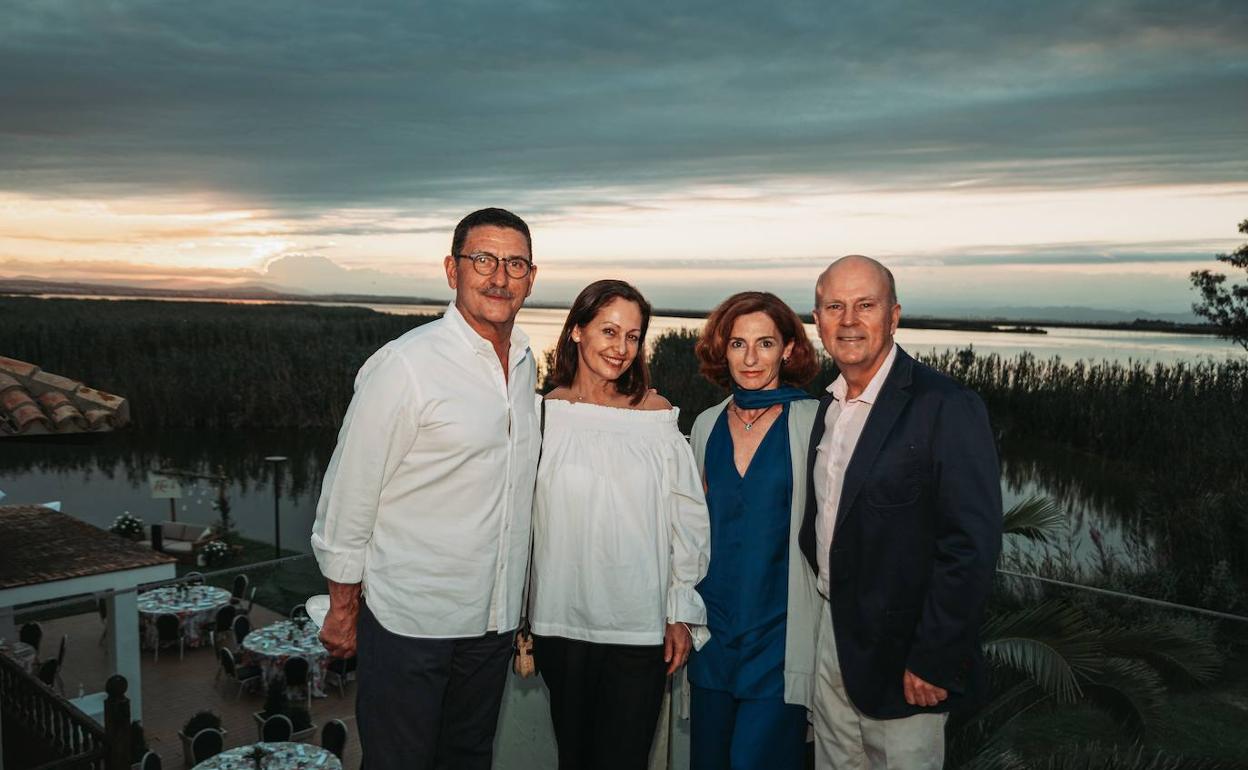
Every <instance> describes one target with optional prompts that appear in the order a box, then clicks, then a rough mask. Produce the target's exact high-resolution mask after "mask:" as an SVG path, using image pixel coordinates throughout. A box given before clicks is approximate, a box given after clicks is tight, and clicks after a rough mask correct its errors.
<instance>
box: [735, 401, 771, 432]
mask: <svg viewBox="0 0 1248 770" xmlns="http://www.w3.org/2000/svg"><path fill="white" fill-rule="evenodd" d="M772 406H774V404H773V405H772ZM728 411H730V412H732V413H733V414H735V415H736V416H737V419H738V420H740V421H741V424H742V425H744V426H745V429H746V430H753V429H754V423H756V422H758V421H759V420H761V419H763V415H765V414H767V413H768V412H770V411H771V407H770V406H769V407H767V408H766V409H764V410H763V411H761V412H759V413H758V416H757V417H755V418H754V419H753V420H750V421H749V422H746V421H745V418H744V417H742V416H741V407H739V406H737V405H736V404H733V405H732V409H729V410H728Z"/></svg>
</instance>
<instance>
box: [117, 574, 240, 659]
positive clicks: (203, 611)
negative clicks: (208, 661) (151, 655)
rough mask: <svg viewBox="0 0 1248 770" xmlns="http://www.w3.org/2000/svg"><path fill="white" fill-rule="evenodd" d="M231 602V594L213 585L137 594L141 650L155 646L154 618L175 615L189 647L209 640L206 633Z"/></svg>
mask: <svg viewBox="0 0 1248 770" xmlns="http://www.w3.org/2000/svg"><path fill="white" fill-rule="evenodd" d="M229 603H230V592H229V591H227V590H225V589H224V588H217V587H216V586H189V587H187V589H186V590H185V591H180V590H178V586H164V587H163V588H154V589H152V590H151V591H144V592H143V593H141V594H139V600H138V604H139V628H140V632H141V634H142V638H143V647H144V649H149V650H150V649H153V648H154V647H155V646H156V638H157V633H156V618H157V617H159V616H161V615H165V614H170V615H177V616H178V618H179V619H180V620H181V621H182V628H183V629H184V632H185V634H186V644H187V646H188V647H198V646H200V645H201V644H206V643H207V641H208V631H209V630H210V629H211V628H212V626H213V624H214V623H216V622H217V610H219V609H221V608H222V607H224V606H225V605H227V604H229Z"/></svg>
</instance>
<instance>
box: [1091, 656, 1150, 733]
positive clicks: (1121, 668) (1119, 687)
mask: <svg viewBox="0 0 1248 770" xmlns="http://www.w3.org/2000/svg"><path fill="white" fill-rule="evenodd" d="M1083 692H1084V696H1085V697H1086V698H1087V700H1088V702H1090V703H1092V704H1093V705H1094V706H1096V707H1097V708H1100V709H1102V710H1103V711H1105V712H1107V713H1108V714H1110V715H1111V716H1112V717H1113V718H1114V719H1115V720H1117V721H1118V723H1119V724H1121V725H1122V727H1123V729H1124V730H1126V731H1127V733H1128V734H1129V735H1131V736H1132V737H1133V738H1135V739H1137V740H1138V739H1139V738H1141V737H1143V735H1144V733H1145V731H1146V730H1147V729H1148V728H1149V727H1150V726H1152V725H1154V724H1156V722H1157V720H1158V719H1159V718H1160V715H1161V706H1162V702H1163V699H1164V697H1165V685H1163V684H1162V682H1161V677H1160V676H1159V675H1158V674H1157V672H1156V671H1154V670H1153V669H1152V668H1151V667H1149V665H1148V664H1147V663H1143V662H1141V661H1138V660H1129V659H1127V658H1111V659H1109V660H1106V661H1105V665H1104V667H1103V668H1102V670H1101V671H1100V672H1099V673H1098V674H1096V676H1095V677H1093V678H1092V679H1090V680H1088V681H1086V682H1084V683H1083Z"/></svg>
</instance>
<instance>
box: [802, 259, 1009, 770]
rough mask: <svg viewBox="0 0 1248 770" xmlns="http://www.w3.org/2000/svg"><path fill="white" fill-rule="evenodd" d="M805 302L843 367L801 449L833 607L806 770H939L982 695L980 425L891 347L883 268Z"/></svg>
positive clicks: (810, 545) (863, 267)
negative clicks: (951, 734) (951, 739)
mask: <svg viewBox="0 0 1248 770" xmlns="http://www.w3.org/2000/svg"><path fill="white" fill-rule="evenodd" d="M815 303H816V304H815V324H816V327H817V328H818V330H819V336H820V339H822V341H823V345H824V348H825V349H826V350H827V351H828V353H829V355H830V356H831V357H832V359H833V360H834V361H835V362H836V364H837V366H838V368H839V369H840V376H839V377H838V378H837V380H836V382H834V383H833V384H832V385H831V386H830V387H829V389H828V390H829V394H828V395H827V396H826V397H824V399H823V401H822V404H821V406H820V412H819V416H818V418H817V419H816V421H815V428H814V434H813V435H812V436H811V444H810V447H811V448H810V453H809V455H810V458H811V460H810V469H809V470H810V473H809V478H808V483H809V487H808V490H807V495H806V501H807V503H806V505H807V507H806V517H805V519H804V521H803V524H802V530H801V533H800V537H799V543H800V545H801V548H802V552H803V553H804V554H805V556H806V559H807V561H809V562H810V565H811V567H812V569H814V570H815V572H816V574H817V575H818V583H819V590H820V593H822V594H823V595H824V597H825V598H826V599H827V600H828V612H826V613H822V615H823V617H822V618H821V620H820V623H819V630H818V634H819V639H818V656H819V659H818V662H817V664H816V683H815V697H814V717H815V719H814V726H815V741H816V766H817V767H836V768H838V769H839V768H864V769H866V768H872V769H874V768H885V767H887V768H890V769H891V770H896V768H940V767H941V765H942V763H943V759H944V725H945V720H946V718H947V716H948V712H949V711H951V710H954V709H957V708H959V707H960V706H964V705H967V704H969V703H972V702H973V701H974V699H975V697H976V695H977V693H981V692H982V689H983V686H984V682H983V679H984V671H983V665H982V660H981V653H980V647H979V634H978V632H979V626H980V624H981V622H982V619H983V608H984V603H985V600H986V598H987V596H988V592H989V590H990V588H991V585H992V574H993V569H994V567H995V565H996V560H997V555H998V553H999V551H1000V548H1001V523H1002V521H1001V520H1002V513H1001V487H1000V470H999V466H998V462H997V453H996V448H995V444H994V441H993V436H992V431H991V428H990V427H989V423H988V414H987V411H986V410H985V408H984V404H983V402H982V401H981V400H980V398H979V397H978V396H977V395H976V394H975V393H973V392H971V391H970V390H967V389H966V388H964V387H962V386H961V385H959V384H957V383H956V382H954V381H953V380H951V379H949V378H948V377H946V376H945V375H943V374H940V373H939V372H936V371H935V370H933V369H931V368H929V367H927V366H924V365H923V364H921V363H919V362H917V361H915V360H914V359H913V358H911V357H910V356H909V355H907V354H906V353H905V351H903V350H902V349H901V348H900V347H898V346H897V345H896V344H895V343H894V341H893V337H894V334H895V333H896V331H897V324H898V321H899V320H900V318H901V306H900V305H898V303H897V295H896V288H895V283H894V280H893V276H892V273H891V272H889V271H888V269H887V268H885V267H884V266H883V265H881V264H880V263H879V262H876V261H875V260H873V259H869V258H867V257H862V256H857V255H855V256H849V257H844V258H842V259H839V260H837V261H836V262H834V263H832V265H830V266H829V267H828V269H827V270H825V271H824V273H823V274H822V275H821V276H820V278H819V282H818V284H817V286H816V290H815Z"/></svg>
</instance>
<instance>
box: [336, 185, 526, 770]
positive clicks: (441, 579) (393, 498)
mask: <svg viewBox="0 0 1248 770" xmlns="http://www.w3.org/2000/svg"><path fill="white" fill-rule="evenodd" d="M444 265H445V268H446V279H447V282H448V283H449V284H450V287H451V288H452V289H454V290H455V301H454V302H452V303H451V305H450V306H449V307H448V308H447V310H446V314H445V315H444V316H443V317H442V318H441V319H439V320H437V321H432V322H430V323H427V324H425V325H423V326H419V327H417V328H415V329H412V330H411V331H409V332H407V333H406V334H404V335H403V336H401V337H399V338H398V339H396V340H393V341H392V342H390V343H388V344H386V345H385V346H384V347H382V348H381V349H380V350H378V351H377V352H376V353H375V354H373V356H372V357H371V358H369V359H368V361H366V362H365V364H364V366H363V367H362V368H361V369H360V372H359V374H358V375H357V377H356V381H355V395H354V397H353V398H352V399H351V405H350V406H349V407H348V409H347V414H346V417H345V418H344V420H343V424H342V430H341V431H340V432H339V434H338V444H337V446H336V447H335V449H334V454H333V457H332V458H331V460H330V463H329V468H328V470H327V471H326V473H325V481H324V485H323V487H322V490H321V498H320V502H319V503H318V504H317V511H316V523H315V524H314V526H313V530H312V549H313V551H314V553H315V554H316V558H317V562H318V563H319V565H320V567H321V571H322V572H323V573H324V574H325V577H326V578H327V579H328V581H329V593H330V611H329V614H328V616H327V617H326V619H325V623H324V626H323V627H322V630H321V640H322V642H323V643H324V645H325V647H326V648H327V649H328V650H329V651H330V653H331V654H333V655H334V656H335V657H339V658H350V657H351V656H354V655H356V653H357V650H358V655H359V667H358V672H357V679H358V692H357V700H356V716H357V718H358V720H359V730H360V744H361V747H362V749H363V763H362V764H363V767H365V768H367V770H384V769H386V768H395V769H396V770H397V768H403V770H414V769H417V768H457V769H459V768H468V769H470V770H471V769H472V768H482V769H483V770H484V769H485V768H489V767H490V764H491V761H492V757H493V742H494V731H495V728H496V726H497V724H498V712H499V706H500V704H501V701H502V695H503V686H504V684H505V682H506V673H507V669H508V661H509V659H510V657H511V638H512V632H513V631H514V629H515V628H516V627H517V625H518V624H519V618H520V605H521V592H522V590H523V582H524V574H525V562H526V560H527V559H528V553H529V524H530V515H531V505H532V497H533V481H534V476H535V474H536V471H537V456H538V449H539V446H540V442H541V435H540V432H539V426H538V417H537V412H536V409H535V398H534V393H535V389H536V367H535V365H534V359H533V353H532V351H531V350H530V349H529V341H528V337H527V336H525V334H524V333H523V332H521V331H520V330H519V329H517V328H515V319H516V314H517V313H518V312H519V311H520V307H521V305H523V304H524V299H525V297H527V296H528V295H529V292H530V291H531V290H532V288H533V279H534V277H535V275H536V273H537V268H536V267H535V266H534V265H533V258H532V240H531V238H530V235H529V228H528V225H526V224H525V223H524V221H523V220H522V219H520V217H518V216H516V215H515V214H512V213H511V212H509V211H505V210H503V209H493V208H492V209H482V210H480V211H475V212H473V213H471V214H469V215H468V216H467V217H465V218H464V219H463V220H462V221H461V222H460V223H459V225H458V226H457V227H456V228H455V234H454V237H453V239H452V244H451V253H450V254H449V255H448V256H447V257H446V259H445V262H444Z"/></svg>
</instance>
